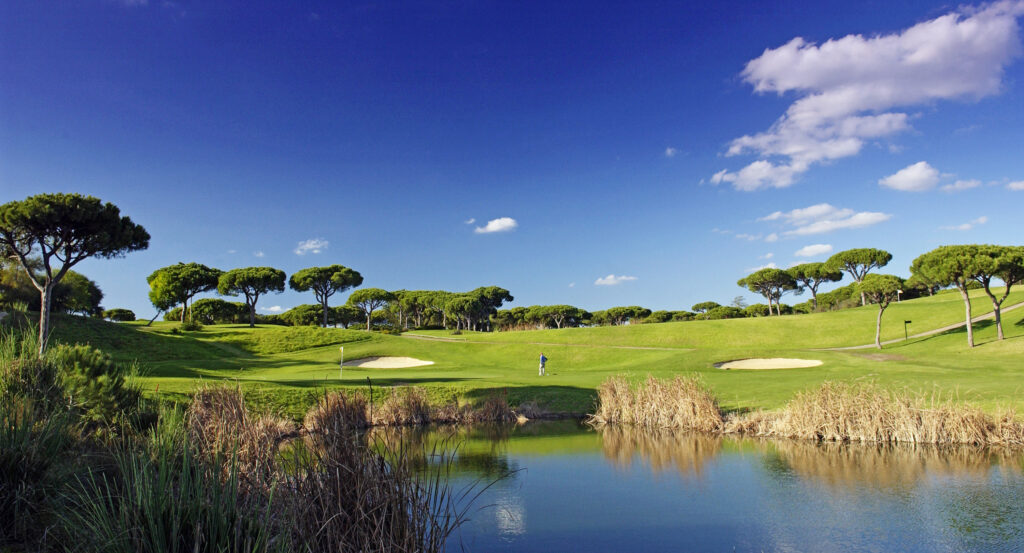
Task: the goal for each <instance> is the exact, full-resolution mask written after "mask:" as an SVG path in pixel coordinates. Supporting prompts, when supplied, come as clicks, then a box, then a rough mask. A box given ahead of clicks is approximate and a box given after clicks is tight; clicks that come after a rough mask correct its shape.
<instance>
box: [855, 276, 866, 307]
mask: <svg viewBox="0 0 1024 553" xmlns="http://www.w3.org/2000/svg"><path fill="white" fill-rule="evenodd" d="M857 284H860V282H859V281H858V282H857ZM867 304H868V300H867V297H865V296H864V292H861V293H860V306H861V307H864V306H865V305H867Z"/></svg>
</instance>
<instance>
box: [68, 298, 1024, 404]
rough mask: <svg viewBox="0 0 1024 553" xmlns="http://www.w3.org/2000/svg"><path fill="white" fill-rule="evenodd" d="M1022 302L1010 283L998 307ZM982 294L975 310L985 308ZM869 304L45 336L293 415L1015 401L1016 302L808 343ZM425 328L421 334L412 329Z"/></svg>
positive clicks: (869, 320)
mask: <svg viewBox="0 0 1024 553" xmlns="http://www.w3.org/2000/svg"><path fill="white" fill-rule="evenodd" d="M1020 301H1024V293H1020V294H1018V293H1015V294H1013V296H1012V297H1011V298H1010V300H1008V301H1007V305H1011V304H1014V303H1017V302H1020ZM990 310H991V306H990V304H989V303H988V301H987V298H985V297H978V298H976V300H975V310H974V312H975V314H976V315H980V314H982V313H985V312H986V311H990ZM875 313H876V308H875V307H874V306H868V307H865V308H857V309H851V310H846V311H839V312H832V313H821V314H814V315H795V316H786V317H776V318H761V319H738V320H727V321H693V322H685V323H661V324H651V325H634V326H625V327H599V328H587V329H563V330H543V331H526V332H505V333H468V334H466V335H463V336H456V337H453V338H455V339H454V340H451V339H437V338H439V337H442V336H441V335H443V334H444V333H442V332H436V331H435V332H414V333H409V334H410V335H406V336H390V335H382V334H377V333H369V332H365V331H360V330H341V329H318V328H289V327H258V328H256V329H250V328H248V327H247V326H245V325H217V326H210V327H206V328H204V329H203V330H201V331H199V332H188V333H184V334H181V335H177V334H174V333H173V332H172V331H173V329H174V328H176V327H177V325H176V324H175V323H155V324H154V325H153V326H151V327H146V326H144V325H143V324H114V323H105V322H99V321H92V320H84V319H80V318H76V317H62V318H60V319H59V320H58V321H57V326H56V328H57V330H56V336H55V338H56V339H58V340H63V341H79V342H87V343H91V344H93V345H95V346H97V347H100V348H103V349H106V350H108V351H109V352H110V353H111V354H113V355H114V356H115V357H116V358H117V359H121V360H138V361H140V363H141V364H142V365H143V366H145V367H147V371H148V373H147V375H146V376H145V377H144V378H143V383H144V385H145V386H146V388H147V390H148V393H150V394H154V395H160V396H163V397H172V398H184V397H186V395H187V394H188V393H189V392H190V391H191V390H192V389H193V388H194V387H195V386H196V385H197V384H199V383H200V382H210V381H223V380H227V381H231V382H237V384H238V385H239V386H240V387H242V389H243V390H244V391H245V392H246V393H247V394H248V396H249V397H250V399H251V400H253V401H255V402H256V403H257V404H258V405H260V406H261V407H262V408H265V409H271V410H275V411H278V412H282V413H285V414H288V415H290V416H293V417H300V416H301V414H302V413H303V412H304V411H305V409H306V408H307V407H308V406H309V405H310V404H312V402H313V401H314V400H315V398H316V397H317V395H318V394H321V393H323V391H324V390H326V389H335V388H348V389H363V390H368V382H367V379H368V378H369V379H370V383H371V384H372V386H373V387H374V397H376V398H379V397H380V396H381V394H382V393H386V390H387V388H388V387H390V386H394V385H406V384H408V385H417V386H424V387H426V388H427V389H428V390H429V392H430V394H431V396H432V397H433V398H434V399H435V400H438V401H440V400H450V399H452V398H454V397H457V398H459V400H460V401H477V400H480V399H482V398H484V397H486V396H487V395H490V394H494V393H502V394H506V395H507V397H508V400H509V401H510V403H512V404H513V405H516V404H519V403H523V402H530V401H535V402H537V403H539V404H540V405H542V406H545V407H547V408H548V409H551V410H556V411H574V412H587V411H590V410H591V408H592V406H593V402H594V398H595V393H594V390H595V388H596V387H597V385H598V384H599V383H600V382H601V381H603V380H604V379H606V378H608V377H609V376H613V375H620V374H624V375H627V376H629V377H631V378H637V379H639V378H643V377H644V376H646V375H647V374H653V375H655V376H672V375H674V374H678V373H693V372H696V373H699V374H700V375H702V377H703V378H704V380H705V382H706V383H707V384H708V385H709V386H710V387H711V388H712V390H713V391H714V393H715V395H716V396H717V397H718V398H719V399H720V401H722V403H723V407H725V408H726V409H755V408H775V407H779V406H781V405H782V404H784V403H785V402H786V401H787V400H788V399H790V398H791V397H792V396H793V395H794V394H795V393H796V392H797V391H800V390H805V389H808V388H813V387H816V386H818V385H819V384H820V383H821V382H823V381H825V380H834V381H851V380H863V379H868V380H872V381H875V382H877V383H879V384H880V385H882V386H886V387H890V388H899V389H909V390H912V391H915V392H920V393H923V394H927V395H931V394H940V395H943V396H946V397H955V398H957V399H958V400H959V401H963V402H966V403H970V404H974V405H978V406H981V407H983V408H986V409H995V408H997V407H1006V406H1014V407H1022V408H1024V394H1022V392H1024V308H1022V309H1019V310H1015V311H1011V312H1009V313H1006V315H1005V317H1004V327H1005V330H1006V334H1007V339H1006V340H1005V341H1003V342H996V340H995V328H994V325H993V324H992V323H991V321H983V322H980V323H976V325H975V328H976V339H977V341H978V344H979V346H978V347H976V348H974V349H972V350H969V349H967V347H966V340H965V337H964V330H963V329H962V328H961V329H957V330H952V331H948V332H945V333H942V334H938V335H934V336H930V337H926V338H919V339H911V340H909V341H907V342H900V343H898V344H894V345H891V346H887V347H886V348H885V349H884V350H882V351H881V352H879V351H877V350H874V349H868V350H851V351H818V349H820V348H828V347H839V346H850V345H856V344H864V343H869V342H870V341H871V340H872V339H873V337H874V317H875ZM907 319H909V320H912V321H913V323H912V325H911V332H912V333H914V332H923V331H925V330H928V329H931V328H936V327H940V326H943V325H946V324H952V323H957V322H959V321H962V319H963V304H962V302H961V300H960V298H959V296H958V295H957V294H941V295H939V296H936V297H934V298H922V299H918V300H913V301H906V302H903V303H900V304H894V305H893V306H892V307H890V308H889V310H887V311H886V314H885V320H884V325H885V326H884V333H883V337H885V338H897V337H898V338H902V337H903V325H902V322H903V320H907ZM411 335H426V336H433V338H432V339H427V338H422V337H417V336H411ZM342 345H343V346H344V347H345V358H346V359H355V358H360V357H367V356H376V355H381V356H409V357H416V358H419V359H426V360H430V361H434V363H435V364H434V365H430V366H426V367H417V368H411V369H363V368H356V367H345V369H344V373H343V375H341V376H339V370H338V361H339V352H338V347H339V346H342ZM541 351H543V352H544V353H545V355H546V356H547V357H548V358H549V359H550V361H549V364H548V376H546V377H543V378H541V377H538V376H537V357H538V355H539V354H540V352H541ZM747 357H800V358H811V359H821V360H822V361H823V362H824V364H823V365H822V366H820V367H814V368H808V369H791V370H770V371H723V370H719V369H716V368H714V366H713V364H714V363H716V362H720V361H726V360H730V359H740V358H747Z"/></svg>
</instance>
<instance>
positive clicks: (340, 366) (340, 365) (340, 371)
mask: <svg viewBox="0 0 1024 553" xmlns="http://www.w3.org/2000/svg"><path fill="white" fill-rule="evenodd" d="M338 349H339V350H340V351H341V361H339V362H338V380H341V379H342V375H343V374H344V372H343V371H344V370H345V346H341V347H340V348H338Z"/></svg>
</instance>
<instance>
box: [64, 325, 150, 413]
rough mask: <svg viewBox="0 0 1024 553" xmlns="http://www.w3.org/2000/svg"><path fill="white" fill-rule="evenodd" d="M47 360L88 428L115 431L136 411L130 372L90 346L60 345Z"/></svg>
mask: <svg viewBox="0 0 1024 553" xmlns="http://www.w3.org/2000/svg"><path fill="white" fill-rule="evenodd" d="M50 356H51V357H52V358H53V359H54V360H55V361H56V362H57V364H58V365H59V366H60V381H61V386H62V388H63V389H64V393H65V394H67V396H68V400H69V403H70V405H71V406H72V408H73V409H74V410H75V411H76V412H77V413H78V415H79V417H80V418H81V421H82V422H83V423H84V424H85V425H86V426H87V427H89V428H93V429H96V428H115V427H116V426H117V425H119V424H122V423H125V422H128V420H129V418H130V416H131V415H132V414H134V413H135V411H136V410H137V408H138V403H139V397H140V396H141V394H140V392H139V390H138V388H137V387H135V386H133V385H132V383H131V381H130V377H131V376H132V373H133V372H134V371H133V369H132V368H128V367H125V366H123V365H120V364H117V363H114V362H113V361H112V360H111V358H110V356H109V355H107V354H105V353H103V352H102V351H100V350H98V349H96V348H94V347H91V346H83V345H76V346H66V345H59V346H57V347H55V348H53V350H52V352H51V353H50Z"/></svg>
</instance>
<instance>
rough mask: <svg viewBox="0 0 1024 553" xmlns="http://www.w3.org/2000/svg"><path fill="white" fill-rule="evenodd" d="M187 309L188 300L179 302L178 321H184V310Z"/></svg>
mask: <svg viewBox="0 0 1024 553" xmlns="http://www.w3.org/2000/svg"><path fill="white" fill-rule="evenodd" d="M186 311H188V300H187V299H186V300H185V301H183V302H181V319H180V320H179V321H178V322H180V323H182V324H184V323H185V312H186Z"/></svg>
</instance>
